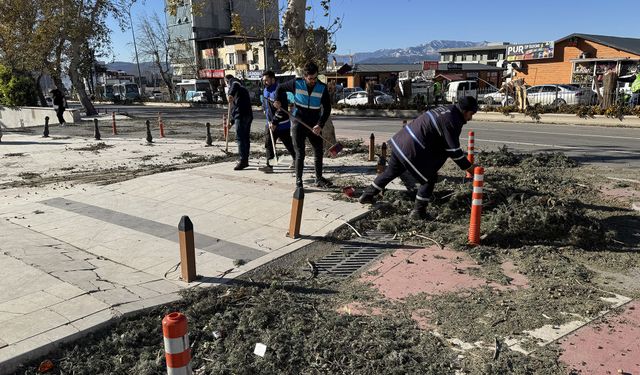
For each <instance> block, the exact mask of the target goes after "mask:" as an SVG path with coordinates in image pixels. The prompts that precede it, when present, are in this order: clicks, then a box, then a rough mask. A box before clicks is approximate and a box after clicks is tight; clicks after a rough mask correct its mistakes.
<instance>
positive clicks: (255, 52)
mask: <svg viewBox="0 0 640 375" xmlns="http://www.w3.org/2000/svg"><path fill="white" fill-rule="evenodd" d="M251 54H252V55H253V56H252V57H253V59H252V60H251V63H252V64H258V60H259V57H260V52H259V51H258V49H257V48H254V49H253V51H252V52H251Z"/></svg>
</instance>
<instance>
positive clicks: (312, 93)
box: [273, 62, 332, 187]
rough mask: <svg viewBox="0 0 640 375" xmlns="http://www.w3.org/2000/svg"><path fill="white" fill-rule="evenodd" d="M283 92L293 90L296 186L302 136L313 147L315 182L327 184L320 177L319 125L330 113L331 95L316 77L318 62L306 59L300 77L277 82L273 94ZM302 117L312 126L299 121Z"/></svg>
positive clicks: (299, 178)
mask: <svg viewBox="0 0 640 375" xmlns="http://www.w3.org/2000/svg"><path fill="white" fill-rule="evenodd" d="M287 92H291V93H293V94H294V101H293V104H294V109H293V112H292V115H293V118H292V119H291V120H292V127H291V135H292V136H293V146H294V149H295V153H296V186H297V187H302V170H303V169H304V156H305V155H304V151H305V140H306V139H307V138H308V139H309V143H311V146H312V147H313V155H314V166H315V172H316V181H315V186H318V187H327V186H331V185H332V184H331V182H330V181H329V180H327V179H326V178H324V177H322V154H323V149H322V143H323V140H322V136H321V134H322V128H323V127H324V124H325V122H326V121H327V119H328V118H329V115H330V114H331V99H330V98H329V91H328V90H327V85H325V84H324V83H322V82H319V81H318V66H317V65H316V64H315V63H313V62H308V63H307V64H306V65H305V66H304V78H296V79H293V80H291V81H288V82H284V83H282V84H280V85H279V86H278V90H277V92H276V96H277V97H278V98H280V97H281V96H282V95H286V93H287ZM273 104H274V107H275V108H276V109H280V108H281V106H282V104H281V103H280V101H275V102H274V103H273ZM300 121H304V123H305V124H307V125H308V126H309V127H312V130H309V129H307V127H306V126H304V125H303V124H301V123H300Z"/></svg>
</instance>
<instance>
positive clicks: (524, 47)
mask: <svg viewBox="0 0 640 375" xmlns="http://www.w3.org/2000/svg"><path fill="white" fill-rule="evenodd" d="M553 47H554V43H553V42H540V43H528V44H513V45H508V46H507V61H520V60H536V59H550V58H552V57H553Z"/></svg>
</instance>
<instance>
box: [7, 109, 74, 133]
mask: <svg viewBox="0 0 640 375" xmlns="http://www.w3.org/2000/svg"><path fill="white" fill-rule="evenodd" d="M46 116H49V125H57V124H58V118H57V117H56V112H55V111H54V110H53V108H49V107H17V108H7V107H2V106H0V127H2V128H4V129H12V128H22V127H28V126H38V125H44V118H45V117H46ZM80 117H81V115H80V110H77V109H72V110H66V111H64V119H65V121H66V122H68V123H70V124H72V123H74V122H78V121H80Z"/></svg>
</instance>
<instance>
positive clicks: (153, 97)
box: [149, 90, 164, 100]
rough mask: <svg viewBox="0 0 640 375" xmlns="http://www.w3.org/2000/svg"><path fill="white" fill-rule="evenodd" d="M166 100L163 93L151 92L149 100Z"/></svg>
mask: <svg viewBox="0 0 640 375" xmlns="http://www.w3.org/2000/svg"><path fill="white" fill-rule="evenodd" d="M163 98H164V95H163V94H162V91H157V90H155V91H151V95H149V99H151V100H162V99H163Z"/></svg>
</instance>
